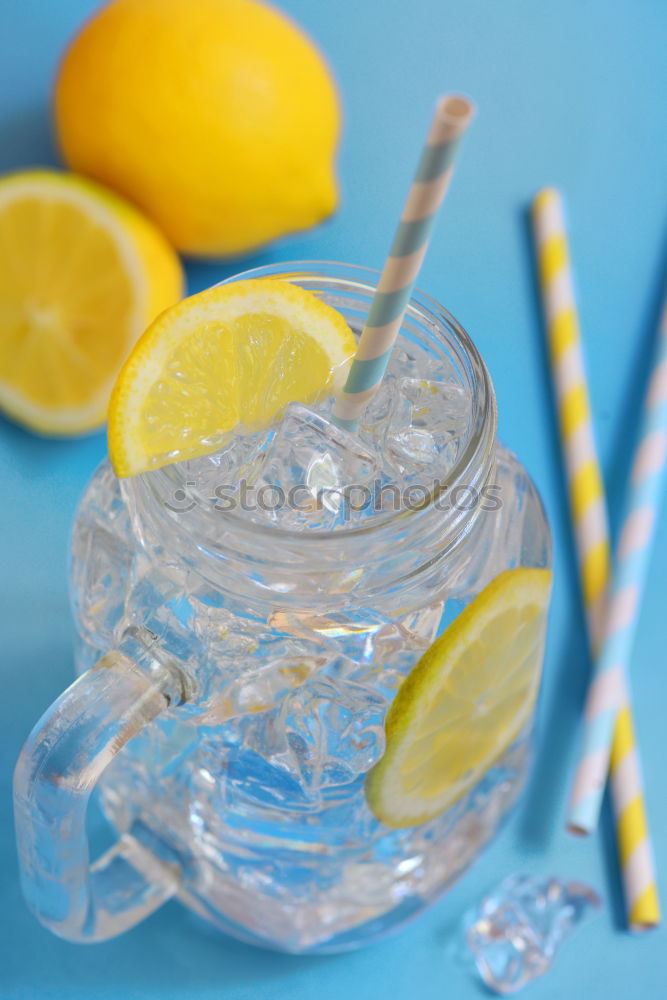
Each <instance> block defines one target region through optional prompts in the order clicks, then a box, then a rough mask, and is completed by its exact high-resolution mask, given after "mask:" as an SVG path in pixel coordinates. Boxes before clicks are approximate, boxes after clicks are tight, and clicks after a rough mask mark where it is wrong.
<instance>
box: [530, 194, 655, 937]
mask: <svg viewBox="0 0 667 1000" xmlns="http://www.w3.org/2000/svg"><path fill="white" fill-rule="evenodd" d="M533 228H534V233H535V242H536V248H537V260H538V270H539V279H540V288H541V292H542V302H543V308H544V316H545V325H546V330H547V335H548V340H549V352H550V357H551V372H552V376H553V381H554V390H555V395H556V401H557V406H558V416H559V423H560V437H561V442H562V448H563V458H564V462H565V469H566V474H567V480H568V486H569V495H570V507H571V512H572V521H573V526H574V533H575V540H576V548H577V555H578V561H579V575H580V579H581V587H582V592H583V598H584V605H585V610H586V621H587V625H588V638H589V644H590V647H591V653H592V655H593V656H595V655H596V654H597V652H598V650H599V648H600V645H601V642H602V636H603V629H604V620H603V615H604V601H605V595H606V592H607V589H608V586H609V581H610V553H609V526H608V521H607V509H606V503H605V497H604V488H603V484H602V476H601V474H600V465H599V462H598V458H597V450H596V447H595V438H594V434H593V423H592V419H591V409H590V401H589V396H588V387H587V384H586V374H585V369H584V361H583V352H582V347H581V337H580V332H579V322H578V318H577V311H576V304H575V298H574V289H573V282H572V271H571V267H570V260H569V253H568V247H567V237H566V231H565V222H564V217H563V205H562V199H561V196H560V194H559V192H558V191H556V190H554V189H551V188H547V189H545V190H543V191H540V192H539V194H538V195H537V196H536V198H535V200H534V202H533ZM621 684H622V709H621V711H620V712H619V714H618V716H617V719H616V723H615V727H614V738H613V748H612V755H611V762H610V767H611V792H612V803H613V807H614V814H615V820H616V837H617V841H618V850H619V856H620V861H621V869H622V878H623V886H624V892H625V901H626V909H627V914H628V924H629V926H630V928H631V930H645V929H648V928H650V927H655V926H656V925H657V924H658V923H659V922H660V906H659V901H658V892H657V886H656V881H655V871H654V868H653V860H652V853H651V846H650V837H649V832H648V824H647V819H646V809H645V806H644V795H643V788H642V778H641V770H640V765H639V756H638V750H637V746H636V742H635V735H634V726H633V722H632V711H631V708H630V700H629V692H628V688H627V680H626V678H625V676H624V675H623V677H622V678H621Z"/></svg>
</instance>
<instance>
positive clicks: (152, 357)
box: [109, 278, 356, 476]
mask: <svg viewBox="0 0 667 1000" xmlns="http://www.w3.org/2000/svg"><path fill="white" fill-rule="evenodd" d="M355 347H356V343H355V339H354V335H353V333H352V331H351V330H350V328H349V327H348V325H347V323H346V322H345V320H344V319H343V317H342V316H341V314H340V313H338V312H336V310H335V309H332V308H331V306H329V305H327V304H326V303H324V302H323V301H322V300H321V299H318V298H317V296H316V295H313V294H312V293H311V292H307V291H304V289H302V288H300V287H298V286H297V285H293V284H291V283H290V282H289V281H283V280H282V279H278V278H254V279H249V280H246V281H236V282H232V283H231V284H228V285H218V286H216V287H215V288H209V289H208V290H207V291H205V292H200V293H199V294H198V295H193V296H192V297H191V298H189V299H185V300H184V301H183V302H181V303H179V304H178V305H177V306H174V307H173V308H171V309H168V310H167V311H166V312H165V313H163V314H162V316H160V317H158V319H157V320H156V321H155V322H154V323H153V324H152V326H150V327H149V329H148V330H147V331H146V333H145V334H144V335H143V336H142V337H141V338H140V340H139V341H138V342H137V344H136V346H135V348H134V350H133V351H132V354H131V355H130V357H129V358H128V359H127V362H126V363H125V365H124V366H123V369H122V371H121V373H120V375H119V377H118V381H117V382H116V385H115V388H114V391H113V394H112V397H111V403H110V406H109V457H110V458H111V463H112V465H113V467H114V470H115V472H116V475H118V476H132V475H136V474H137V473H139V472H145V471H147V470H148V469H154V468H158V467H160V466H162V465H165V464H167V463H169V462H175V461H177V460H178V461H180V460H182V459H186V458H195V457H197V456H198V455H203V454H206V453H207V452H210V451H212V450H214V449H215V448H216V447H217V446H218V445H219V444H220V443H221V441H222V440H223V439H224V436H225V435H226V434H227V433H229V431H232V430H234V429H235V428H238V427H242V428H244V429H245V430H256V429H259V428H262V427H268V426H270V424H271V423H272V421H273V420H274V418H275V417H276V416H277V414H278V413H279V412H280V410H282V409H283V408H284V407H285V406H286V405H287V404H288V403H290V402H300V403H310V402H314V401H315V400H317V399H320V398H323V397H324V396H326V395H327V394H329V393H331V392H332V391H333V390H334V389H335V388H337V386H338V385H340V384H342V382H343V380H344V378H345V374H346V369H347V363H348V361H349V359H350V358H351V357H352V355H353V354H354V350H355Z"/></svg>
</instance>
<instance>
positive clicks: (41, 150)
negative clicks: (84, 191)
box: [0, 103, 58, 172]
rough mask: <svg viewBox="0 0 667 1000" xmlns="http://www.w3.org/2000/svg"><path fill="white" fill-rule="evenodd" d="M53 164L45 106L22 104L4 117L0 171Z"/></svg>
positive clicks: (49, 117)
mask: <svg viewBox="0 0 667 1000" xmlns="http://www.w3.org/2000/svg"><path fill="white" fill-rule="evenodd" d="M57 163H58V155H57V153H56V148H55V144H54V141H53V138H52V132H51V112H50V109H49V107H48V105H47V104H46V103H43V104H42V103H39V104H29V105H26V106H25V107H23V108H19V109H17V110H16V111H14V112H12V113H11V114H8V115H7V116H6V117H5V119H4V121H3V123H2V129H1V130H0V171H3V172H4V171H6V170H19V169H25V168H26V167H39V166H53V165H55V164H57Z"/></svg>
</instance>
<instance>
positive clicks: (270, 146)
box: [55, 0, 340, 256]
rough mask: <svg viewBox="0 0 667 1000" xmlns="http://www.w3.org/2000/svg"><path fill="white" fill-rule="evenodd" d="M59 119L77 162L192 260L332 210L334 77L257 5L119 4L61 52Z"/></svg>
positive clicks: (285, 24) (67, 149) (283, 20)
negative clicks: (131, 203) (145, 216)
mask: <svg viewBox="0 0 667 1000" xmlns="http://www.w3.org/2000/svg"><path fill="white" fill-rule="evenodd" d="M55 119H56V128H57V133H58V137H59V141H60V145H61V148H62V152H63V155H64V157H65V160H66V161H67V163H68V164H69V165H70V166H71V167H72V168H73V169H75V170H77V171H79V172H81V173H85V174H88V175H90V176H91V177H94V178H96V179H97V180H99V181H102V182H103V183H105V184H107V185H108V186H109V187H112V188H114V189H115V190H116V191H119V192H120V193H121V194H123V195H125V196H126V197H127V198H129V199H130V200H131V201H134V202H135V203H136V204H137V205H139V206H140V207H141V208H142V209H143V210H144V211H145V212H146V213H147V214H148V215H149V216H150V217H152V218H153V219H154V220H155V222H157V224H158V225H159V226H160V227H161V228H162V230H163V231H164V233H165V234H166V235H167V236H168V237H169V239H170V240H171V241H172V243H173V244H174V245H175V246H176V247H178V249H179V250H182V251H184V252H185V253H189V254H195V255H201V256H233V255H237V254H241V253H245V252H247V251H249V250H252V249H254V248H256V247H259V246H261V245H263V244H265V243H268V242H270V241H271V240H273V239H275V238H276V237H279V236H282V235H284V234H285V233H288V232H293V231H296V230H300V229H305V228H308V227H309V226H312V225H315V224H316V223H317V222H319V221H320V220H322V219H323V218H325V217H326V216H327V215H329V214H331V212H332V211H333V210H334V208H335V207H336V201H337V189H336V179H335V174H334V168H333V157H334V153H335V148H336V143H337V139H338V132H339V124H340V113H339V105H338V98H337V94H336V88H335V86H334V83H333V80H332V77H331V74H330V72H329V70H328V69H327V66H326V64H325V62H324V60H323V58H322V56H321V54H320V53H319V51H318V50H317V49H316V48H315V46H314V45H313V43H312V42H311V41H310V40H309V39H308V38H307V37H306V36H305V35H304V34H303V33H302V32H301V31H300V29H299V28H298V27H296V25H295V24H293V23H292V22H291V21H290V20H289V19H288V18H287V17H285V16H284V15H283V14H281V13H280V12H278V11H277V10H275V9H274V8H272V7H270V6H267V5H265V4H262V3H257V2H255V0H113V2H112V3H110V4H108V5H107V6H105V7H104V8H103V9H102V10H101V11H99V12H98V13H97V14H96V15H95V16H94V17H93V18H92V19H91V20H90V21H89V22H88V23H87V24H86V25H85V26H84V27H83V28H82V30H81V31H80V33H79V34H78V35H77V36H76V38H75V39H74V40H73V42H72V43H71V45H70V46H69V48H68V50H67V52H66V53H65V56H64V59H63V62H62V65H61V67H60V71H59V74H58V78H57V81H56V87H55Z"/></svg>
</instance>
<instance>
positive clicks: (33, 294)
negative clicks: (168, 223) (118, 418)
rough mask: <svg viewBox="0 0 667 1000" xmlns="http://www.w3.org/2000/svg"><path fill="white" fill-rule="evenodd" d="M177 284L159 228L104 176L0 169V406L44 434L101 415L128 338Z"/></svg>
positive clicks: (87, 423) (177, 269)
mask: <svg viewBox="0 0 667 1000" xmlns="http://www.w3.org/2000/svg"><path fill="white" fill-rule="evenodd" d="M182 286H183V278H182V271H181V265H180V263H179V260H178V257H177V256H176V254H175V253H174V251H173V250H172V249H171V247H170V246H169V245H168V243H167V242H166V241H165V239H164V237H163V236H162V235H161V233H160V232H159V231H158V230H157V229H156V228H155V227H154V226H153V224H152V223H151V222H149V221H148V220H147V219H145V218H144V217H143V216H142V215H141V214H140V213H139V212H138V211H137V210H136V209H134V208H133V207H132V206H130V205H129V204H127V203H126V202H124V201H123V200H122V199H120V198H117V197H116V196H115V195H113V194H111V193H109V192H107V191H106V190H105V189H104V188H102V187H100V186H98V185H97V184H93V183H91V182H89V181H86V180H84V179H83V178H81V177H77V176H76V175H73V174H63V173H58V172H56V171H49V170H35V171H28V172H24V173H17V174H11V175H9V176H7V177H4V178H0V408H2V409H3V410H4V411H5V412H6V413H7V414H9V416H11V417H13V418H14V419H15V420H18V421H19V422H21V423H23V424H26V425H27V426H28V427H31V428H32V429H33V430H37V431H39V432H41V433H44V434H58V435H66V434H78V433H82V432H84V431H88V430H91V429H93V428H94V427H98V426H99V425H100V424H102V423H103V422H104V419H105V417H106V409H107V404H108V401H109V394H110V392H111V388H112V386H113V383H114V380H115V378H116V376H117V374H118V371H119V369H120V367H121V365H122V363H123V361H124V360H125V358H126V357H127V355H128V353H129V351H130V348H131V346H132V344H133V343H134V342H135V340H136V339H137V337H138V336H139V335H140V334H141V333H142V332H143V331H144V330H145V329H146V326H147V325H148V323H150V321H151V320H152V319H154V318H155V316H156V315H157V314H158V313H159V312H160V311H161V310H162V309H164V308H166V307H167V306H169V305H171V304H172V303H174V302H176V301H177V300H178V299H179V298H180V297H181V295H182Z"/></svg>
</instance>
